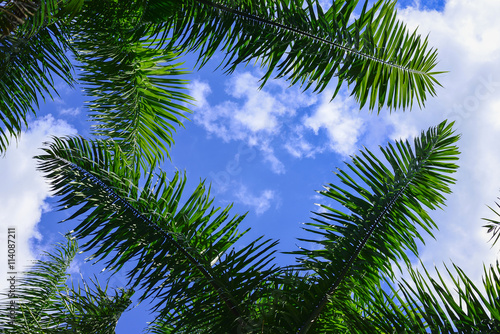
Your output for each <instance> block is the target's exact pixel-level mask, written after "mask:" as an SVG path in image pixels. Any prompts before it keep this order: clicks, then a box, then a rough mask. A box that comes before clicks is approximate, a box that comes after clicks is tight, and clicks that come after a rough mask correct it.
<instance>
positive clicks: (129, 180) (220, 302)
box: [38, 138, 276, 333]
mask: <svg viewBox="0 0 500 334" xmlns="http://www.w3.org/2000/svg"><path fill="white" fill-rule="evenodd" d="M45 152H46V153H45V154H44V155H41V156H39V157H38V159H39V161H40V169H41V170H42V171H43V172H44V173H45V175H46V177H47V178H48V179H49V180H50V182H51V183H52V187H53V189H54V191H55V194H56V195H58V196H61V201H60V205H61V207H64V208H71V207H77V208H78V209H77V210H76V212H75V213H74V214H73V215H72V216H71V217H70V218H69V219H73V218H76V217H80V218H81V219H82V221H81V223H80V224H79V225H78V226H77V227H76V228H75V229H74V235H75V236H76V237H77V238H80V239H81V238H89V240H88V241H86V242H85V244H84V245H83V246H82V248H83V250H84V251H89V250H92V251H93V252H94V254H93V255H92V256H91V257H90V258H91V259H94V258H95V259H96V260H101V259H104V258H106V259H107V265H108V266H109V269H110V270H119V269H120V268H122V267H123V265H125V264H126V263H128V264H130V263H134V264H133V265H132V266H133V268H132V269H130V270H129V272H128V277H129V278H130V282H132V283H133V286H139V287H140V289H141V292H142V294H141V295H140V298H139V299H140V300H145V299H146V298H148V297H150V296H152V301H153V302H154V303H155V306H154V307H153V310H154V311H158V315H159V317H160V318H166V319H168V320H169V321H168V323H170V324H171V325H173V326H174V327H175V328H176V330H186V329H190V330H196V329H200V328H204V329H206V330H208V331H209V332H210V331H213V332H219V333H222V332H231V331H233V330H234V329H235V328H237V326H240V325H242V324H244V322H245V321H246V320H245V319H246V317H247V316H248V312H249V311H247V309H249V308H250V307H249V306H248V305H252V304H253V302H254V301H255V299H258V298H259V292H258V289H257V288H258V287H260V286H261V282H262V281H263V280H264V279H265V278H266V277H267V276H269V275H270V274H271V273H272V272H273V270H274V269H273V268H272V267H269V262H270V261H271V259H272V257H271V256H272V253H273V252H272V248H273V247H274V245H275V244H276V243H275V242H271V241H269V240H267V241H262V240H261V239H258V240H255V241H254V242H251V243H250V244H249V245H247V246H246V247H243V248H239V249H237V248H234V247H235V246H234V244H235V242H236V241H237V240H238V239H239V238H240V237H241V236H242V235H243V234H244V232H243V233H240V232H238V230H237V227H238V224H239V223H240V222H241V220H242V219H243V217H241V216H235V217H233V218H230V217H229V210H230V208H231V206H229V207H227V208H225V209H223V210H222V211H219V210H218V209H215V208H213V207H211V206H212V201H213V200H211V199H210V198H209V192H208V193H207V191H206V189H205V186H204V185H203V183H201V184H200V185H199V186H198V187H197V188H196V189H195V191H194V192H193V194H192V195H191V196H190V197H189V198H188V199H187V200H185V202H184V204H183V205H181V203H182V198H181V197H182V193H183V189H184V185H185V179H182V178H181V176H180V175H179V173H176V174H175V176H174V177H173V178H172V179H171V180H168V179H167V176H166V174H165V173H163V172H160V173H158V175H157V176H156V177H155V176H154V175H153V173H150V174H149V175H148V177H147V178H146V179H144V180H141V178H140V175H141V173H140V171H139V169H138V167H137V166H135V165H128V160H127V159H125V158H123V156H124V155H125V153H123V152H122V151H121V150H120V146H119V145H115V147H114V150H110V145H109V143H101V142H88V141H85V140H83V139H82V138H68V139H57V138H55V139H54V143H53V144H51V145H50V146H49V147H48V148H46V149H45ZM139 185H141V187H139ZM232 247H233V249H231V248H232ZM135 259H136V261H134V260H135ZM250 309H251V308H250ZM186 315H187V316H186ZM207 328H208V329H207Z"/></svg>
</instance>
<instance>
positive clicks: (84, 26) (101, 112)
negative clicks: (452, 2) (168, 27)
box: [73, 1, 192, 169]
mask: <svg viewBox="0 0 500 334" xmlns="http://www.w3.org/2000/svg"><path fill="white" fill-rule="evenodd" d="M143 3H144V1H135V2H134V1H130V2H110V1H90V2H88V3H87V4H86V8H85V10H84V11H83V13H84V14H83V15H81V16H80V19H79V20H77V22H76V24H75V26H74V33H75V34H76V38H75V39H74V40H73V45H74V46H75V47H76V48H77V49H78V51H79V54H78V60H79V61H80V62H81V63H82V65H81V66H80V68H81V69H82V71H83V72H82V73H83V74H82V75H81V77H80V78H81V81H82V83H83V85H84V87H85V92H86V94H87V96H90V97H92V98H93V99H92V100H91V101H90V102H89V109H90V111H91V115H90V117H91V120H93V121H95V123H94V134H96V135H99V136H103V137H105V138H111V139H113V140H114V141H115V142H117V143H119V144H120V145H121V146H122V150H123V151H126V152H128V153H129V155H130V156H131V157H132V160H135V159H136V158H139V160H140V161H141V162H142V163H143V165H144V167H146V165H148V164H149V165H154V164H155V163H156V162H158V161H161V160H163V158H164V155H165V154H167V156H168V150H167V148H169V147H170V146H171V145H172V144H173V142H174V141H173V138H172V132H173V131H175V129H176V127H177V126H182V120H183V119H184V118H185V114H186V113H188V112H189V109H188V108H187V107H186V105H187V104H188V103H189V102H190V101H191V100H192V98H191V97H190V96H188V95H186V94H185V93H183V92H182V90H183V89H186V84H187V83H188V81H187V80H184V79H181V78H180V77H181V76H182V75H184V74H186V73H187V72H185V71H183V70H182V69H180V66H181V65H182V64H181V63H179V62H178V54H177V53H176V52H175V51H174V50H168V49H167V50H161V49H159V47H158V45H157V44H158V43H157V42H156V41H155V40H154V39H153V38H152V37H151V36H150V34H149V32H148V29H147V28H145V27H144V26H140V25H139V23H140V17H141V12H142V7H143V6H142V4H143ZM145 169H147V168H145Z"/></svg>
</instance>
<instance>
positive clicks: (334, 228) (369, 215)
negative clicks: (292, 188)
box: [296, 122, 458, 333]
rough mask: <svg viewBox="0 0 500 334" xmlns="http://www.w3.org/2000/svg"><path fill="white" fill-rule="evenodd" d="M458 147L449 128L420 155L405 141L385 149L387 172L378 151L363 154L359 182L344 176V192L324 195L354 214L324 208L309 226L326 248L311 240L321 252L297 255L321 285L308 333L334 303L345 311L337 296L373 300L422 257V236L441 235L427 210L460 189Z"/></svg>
mask: <svg viewBox="0 0 500 334" xmlns="http://www.w3.org/2000/svg"><path fill="white" fill-rule="evenodd" d="M457 140H458V136H456V135H453V131H452V129H451V125H450V124H446V123H445V122H443V123H441V124H439V125H438V126H437V127H435V128H431V129H429V130H428V131H427V132H425V133H422V134H421V136H420V137H417V138H416V139H415V140H414V145H413V147H412V146H411V145H410V143H409V142H407V141H406V142H402V141H398V142H396V145H392V144H390V145H389V146H388V147H387V148H385V149H384V148H382V149H381V150H382V153H383V155H384V157H385V158H386V160H387V162H388V165H387V166H386V165H384V164H383V163H382V162H381V161H380V160H379V158H377V157H376V156H375V155H374V154H373V153H371V152H370V151H367V150H365V151H362V152H361V156H355V157H353V162H352V164H349V163H348V164H347V167H348V168H349V169H350V172H351V174H347V173H346V172H344V171H342V170H339V172H338V173H337V176H338V177H339V179H340V182H341V184H342V186H341V185H338V184H329V185H328V186H327V187H325V188H326V190H323V191H320V194H322V195H324V196H326V197H328V198H331V199H334V200H335V201H336V202H337V203H339V204H341V205H342V206H344V207H346V208H347V209H348V210H349V211H350V212H349V213H345V212H343V211H340V210H337V209H334V208H330V207H328V206H326V205H320V206H321V207H322V211H320V212H318V213H316V216H317V218H314V222H311V223H307V224H306V225H308V226H309V227H308V228H306V230H307V231H309V232H312V233H314V235H316V236H318V237H319V240H317V239H304V240H303V241H307V242H310V243H313V244H315V245H316V247H313V248H312V249H310V250H308V249H305V248H303V249H301V250H300V251H298V252H296V254H299V255H301V256H302V258H301V259H300V262H301V264H300V266H299V268H301V269H302V270H307V271H313V272H314V273H316V275H317V277H318V278H317V282H315V284H313V286H312V287H311V291H312V293H313V295H314V294H315V296H314V297H313V298H312V300H310V301H309V302H308V303H306V305H305V306H303V307H304V309H306V310H307V309H309V310H312V312H308V313H307V314H309V315H308V318H307V320H305V321H304V323H303V325H302V326H301V328H302V329H301V333H305V332H306V331H307V329H308V328H309V327H310V326H311V325H313V324H314V326H316V328H318V329H319V328H321V318H319V320H318V317H319V316H320V314H321V312H322V311H323V309H324V308H325V307H327V305H329V304H330V303H334V304H333V305H337V307H341V305H342V303H339V302H337V301H336V299H337V296H339V297H340V298H341V299H342V298H347V297H348V298H350V295H351V293H353V292H354V293H355V295H357V297H358V298H363V297H366V293H367V291H368V290H367V289H369V288H373V287H375V286H378V284H379V280H380V276H381V274H382V275H388V276H389V277H392V275H393V269H392V266H393V265H394V263H397V261H399V260H404V261H405V262H406V263H409V258H408V254H407V252H410V253H411V254H414V255H417V245H416V241H415V240H416V239H420V240H423V239H422V235H421V231H420V230H419V228H420V229H421V230H422V231H426V232H427V233H431V229H432V228H433V227H435V223H434V222H433V221H432V220H431V218H430V217H429V215H428V213H427V211H426V210H427V209H435V208H436V207H439V206H440V205H442V204H443V203H444V194H446V193H449V192H450V189H449V185H450V184H451V183H453V182H454V179H453V178H452V177H451V176H449V175H448V174H450V173H453V172H455V171H456V169H457V166H456V165H455V164H454V163H453V161H454V160H456V159H458V158H457V155H458V150H457V147H456V146H454V143H455V142H456V141H457ZM431 235H432V234H431ZM318 246H319V248H320V249H315V248H318Z"/></svg>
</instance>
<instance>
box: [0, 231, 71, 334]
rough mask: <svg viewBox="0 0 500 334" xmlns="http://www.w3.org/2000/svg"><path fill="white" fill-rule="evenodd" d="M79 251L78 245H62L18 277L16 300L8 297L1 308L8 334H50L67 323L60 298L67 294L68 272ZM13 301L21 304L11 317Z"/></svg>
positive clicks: (1, 319)
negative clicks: (55, 328)
mask: <svg viewBox="0 0 500 334" xmlns="http://www.w3.org/2000/svg"><path fill="white" fill-rule="evenodd" d="M77 251H78V247H77V245H76V243H75V242H74V241H70V240H68V242H67V244H58V245H57V248H56V249H55V250H54V251H53V252H52V253H45V255H46V256H47V260H44V261H38V262H37V263H36V264H35V265H34V266H33V267H32V268H29V269H28V271H27V272H25V273H24V275H23V276H21V277H18V281H17V282H16V283H15V284H14V285H15V287H16V289H15V292H14V295H15V298H11V297H12V296H8V295H7V296H5V295H4V297H5V299H4V302H3V303H2V305H1V307H0V323H1V326H0V328H2V330H5V333H48V332H47V331H46V330H49V329H50V328H53V327H59V326H60V325H61V324H64V323H65V320H66V317H65V315H64V313H62V312H61V311H60V310H61V306H62V300H61V299H60V298H59V294H60V293H61V292H62V291H64V288H65V286H64V284H65V282H66V280H67V278H68V274H67V273H66V270H67V269H68V268H69V265H70V263H71V261H72V260H73V258H74V257H75V255H76V253H77ZM16 269H18V268H16ZM19 269H20V268H19ZM11 301H15V303H16V304H17V309H16V311H15V312H14V313H13V314H10V313H9V311H10V310H11V308H10V307H9V306H10V305H9V302H11ZM12 315H14V317H13V318H14V319H13V318H12ZM12 320H14V321H13V322H11V321H12Z"/></svg>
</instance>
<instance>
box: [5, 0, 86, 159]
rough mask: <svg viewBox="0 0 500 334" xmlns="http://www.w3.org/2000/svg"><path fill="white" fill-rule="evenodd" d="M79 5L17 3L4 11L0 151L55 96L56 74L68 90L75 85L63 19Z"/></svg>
mask: <svg viewBox="0 0 500 334" xmlns="http://www.w3.org/2000/svg"><path fill="white" fill-rule="evenodd" d="M78 2H79V1H78V0H70V1H65V2H58V1H55V0H49V1H40V2H39V1H18V0H15V1H8V2H7V3H6V4H5V7H4V8H1V9H2V11H1V16H0V31H2V38H0V152H3V151H5V149H6V148H7V146H8V145H9V141H10V139H11V138H12V137H14V138H18V137H19V135H20V133H21V131H22V129H23V127H27V126H28V118H29V116H30V115H35V114H36V110H37V108H38V106H39V102H40V98H41V99H42V100H43V101H45V99H46V98H48V97H50V98H53V94H54V93H55V94H57V91H56V89H55V83H54V76H57V77H59V78H61V79H62V80H63V81H64V82H66V83H67V84H68V85H70V86H72V85H73V83H74V82H75V81H74V78H73V74H72V68H73V67H72V64H71V62H70V61H69V59H68V57H67V56H66V54H65V52H66V50H68V49H70V46H69V44H68V43H67V40H68V30H67V27H66V25H65V21H66V20H69V19H70V18H71V17H72V16H73V15H75V14H76V12H77V11H78V8H79V7H78V6H77V3H78ZM19 15H21V16H22V17H18V16H19ZM11 20H14V21H11ZM21 21H22V22H21ZM18 23H19V24H18ZM21 23H22V24H21Z"/></svg>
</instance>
